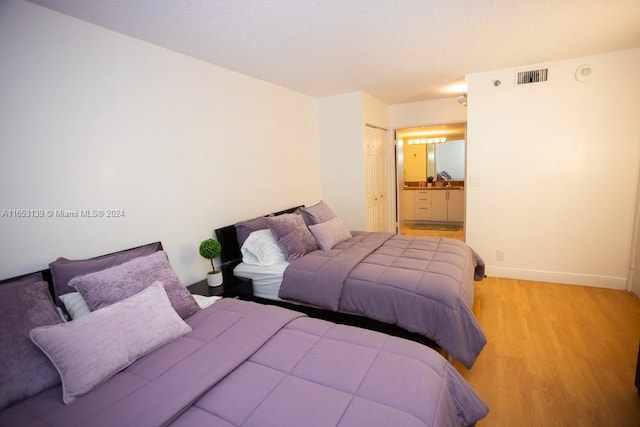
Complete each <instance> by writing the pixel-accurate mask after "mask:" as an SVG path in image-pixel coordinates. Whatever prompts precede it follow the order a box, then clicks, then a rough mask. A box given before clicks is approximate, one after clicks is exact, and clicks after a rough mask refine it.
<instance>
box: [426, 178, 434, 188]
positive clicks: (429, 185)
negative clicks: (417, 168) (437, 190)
mask: <svg viewBox="0 0 640 427" xmlns="http://www.w3.org/2000/svg"><path fill="white" fill-rule="evenodd" d="M433 180H434V178H433V177H432V176H428V177H427V187H431V185H433Z"/></svg>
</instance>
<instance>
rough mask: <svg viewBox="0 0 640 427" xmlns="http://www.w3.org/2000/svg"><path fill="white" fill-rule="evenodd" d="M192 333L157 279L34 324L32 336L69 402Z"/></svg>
mask: <svg viewBox="0 0 640 427" xmlns="http://www.w3.org/2000/svg"><path fill="white" fill-rule="evenodd" d="M190 331H191V327H190V326H189V325H187V324H186V323H185V322H184V321H183V320H182V319H180V318H179V317H178V315H177V314H176V312H175V310H173V309H172V308H171V305H170V303H169V299H168V298H167V294H166V293H165V292H164V290H163V287H162V283H160V282H155V283H153V284H151V286H149V287H147V288H146V289H143V290H142V291H140V292H139V293H137V294H135V295H132V296H131V297H129V298H125V299H124V300H122V301H120V302H117V303H115V304H112V305H110V306H109V307H106V308H104V309H102V310H98V311H95V312H93V313H90V314H88V315H86V316H84V317H81V318H80V319H77V320H74V321H73V322H69V323H63V324H61V325H55V326H43V327H39V328H34V329H33V330H32V331H31V333H30V336H31V339H32V340H33V342H34V343H36V345H37V346H38V347H40V349H42V351H43V352H44V353H45V354H46V355H47V356H48V357H49V358H50V359H51V361H52V362H53V363H54V364H55V366H56V368H57V369H58V371H59V372H60V377H61V378H62V400H63V401H64V403H66V404H68V403H71V402H73V401H74V400H75V399H76V398H77V397H79V396H82V395H83V394H85V393H88V392H89V391H91V390H92V389H93V388H94V387H96V386H97V385H99V384H101V383H102V382H104V381H106V380H107V379H109V378H110V377H111V376H113V375H114V374H116V373H117V372H119V371H121V370H122V369H124V368H126V367H127V366H129V365H130V364H132V363H133V362H134V361H136V360H137V359H138V358H140V357H142V356H144V355H145V354H147V353H149V352H151V351H153V350H155V349H156V348H158V347H160V346H162V345H164V344H166V343H168V342H169V341H173V340H174V339H176V338H177V337H179V336H182V335H184V334H186V333H187V332H190ZM43 356H44V355H43ZM88 424H91V423H90V422H89V423H88Z"/></svg>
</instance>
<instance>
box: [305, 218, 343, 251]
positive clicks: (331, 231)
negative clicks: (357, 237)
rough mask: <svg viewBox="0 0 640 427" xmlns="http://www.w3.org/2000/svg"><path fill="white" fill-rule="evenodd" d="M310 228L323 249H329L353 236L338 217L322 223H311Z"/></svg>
mask: <svg viewBox="0 0 640 427" xmlns="http://www.w3.org/2000/svg"><path fill="white" fill-rule="evenodd" d="M309 230H310V231H311V234H313V237H315V239H316V242H318V246H320V249H322V250H323V251H328V250H330V249H331V248H333V247H334V246H335V245H337V244H338V243H341V242H344V241H345V240H348V239H350V238H351V237H353V236H352V235H351V232H350V231H349V229H348V228H347V226H346V225H345V224H344V222H342V220H341V219H340V218H338V217H335V218H332V219H330V220H329V221H325V222H321V223H320V224H315V225H310V226H309Z"/></svg>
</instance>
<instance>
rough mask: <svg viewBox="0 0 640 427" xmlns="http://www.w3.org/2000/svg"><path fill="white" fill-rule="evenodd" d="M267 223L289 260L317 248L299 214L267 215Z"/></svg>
mask: <svg viewBox="0 0 640 427" xmlns="http://www.w3.org/2000/svg"><path fill="white" fill-rule="evenodd" d="M267 224H268V225H269V228H270V229H271V232H272V233H273V234H274V236H275V238H276V240H277V242H278V245H280V248H281V249H282V253H283V254H284V255H285V257H286V258H287V261H289V262H291V261H293V260H294V259H296V258H299V257H301V256H303V255H305V254H307V253H309V252H311V251H314V250H316V249H318V245H317V244H316V241H315V239H314V238H313V235H312V234H311V232H310V231H309V229H308V228H307V224H306V223H305V222H304V220H303V219H302V216H300V215H297V214H282V215H278V216H274V217H269V218H267Z"/></svg>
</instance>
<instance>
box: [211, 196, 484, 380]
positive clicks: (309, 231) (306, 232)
mask: <svg viewBox="0 0 640 427" xmlns="http://www.w3.org/2000/svg"><path fill="white" fill-rule="evenodd" d="M216 234H217V237H218V240H219V241H220V242H221V244H222V248H223V251H222V261H223V274H227V275H236V276H240V277H245V278H250V279H252V280H253V289H254V296H255V299H256V300H259V301H261V302H267V301H271V302H273V303H276V304H279V305H284V306H287V307H288V308H292V309H298V310H303V311H306V312H307V314H309V315H312V316H318V317H321V318H327V319H330V320H332V321H337V322H341V321H343V320H344V321H345V322H351V323H352V324H357V325H358V326H362V327H371V328H372V329H376V330H382V331H384V332H386V333H390V334H394V335H399V336H403V337H406V338H411V339H414V340H416V341H421V342H424V343H426V344H427V345H429V344H433V343H435V345H437V346H439V347H440V348H441V349H443V350H444V351H445V352H446V353H447V355H449V356H451V357H453V358H455V359H457V360H459V361H460V362H461V363H462V364H464V365H465V366H466V367H467V368H471V367H472V366H473V363H474V361H475V359H476V358H477V356H478V355H479V353H480V351H481V350H482V348H483V347H484V345H485V344H486V337H485V335H484V333H483V331H482V329H481V327H480V325H479V324H478V322H477V320H476V318H475V316H474V314H473V298H474V286H475V283H474V282H475V281H477V280H482V278H483V277H484V263H483V261H482V259H481V258H480V257H479V256H478V254H477V253H476V252H475V251H473V249H472V248H470V247H469V246H468V245H466V244H465V243H464V242H460V241H458V240H454V239H447V238H436V237H434V238H430V237H410V236H398V235H395V234H393V233H372V232H361V231H350V230H347V229H346V227H345V226H344V224H343V223H342V221H341V220H340V219H339V218H338V217H337V216H336V215H335V214H334V213H333V211H332V210H331V208H330V207H329V206H328V205H327V204H326V203H325V202H323V201H321V202H319V203H317V204H316V205H313V206H310V207H304V206H296V207H293V208H290V209H286V210H283V211H280V212H277V213H275V214H271V215H267V216H264V217H257V218H252V219H249V220H243V221H239V222H237V223H235V224H233V225H229V226H226V227H222V228H219V229H217V230H216ZM269 235H271V237H269ZM258 236H259V237H258ZM278 251H280V252H281V253H280V255H279V256H278V253H277V252H278ZM283 301H284V302H283ZM287 303H293V304H287ZM307 307H311V308H312V310H313V311H309V309H308V308H307ZM336 314H339V315H340V316H341V317H340V318H336V317H335V315H336Z"/></svg>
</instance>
